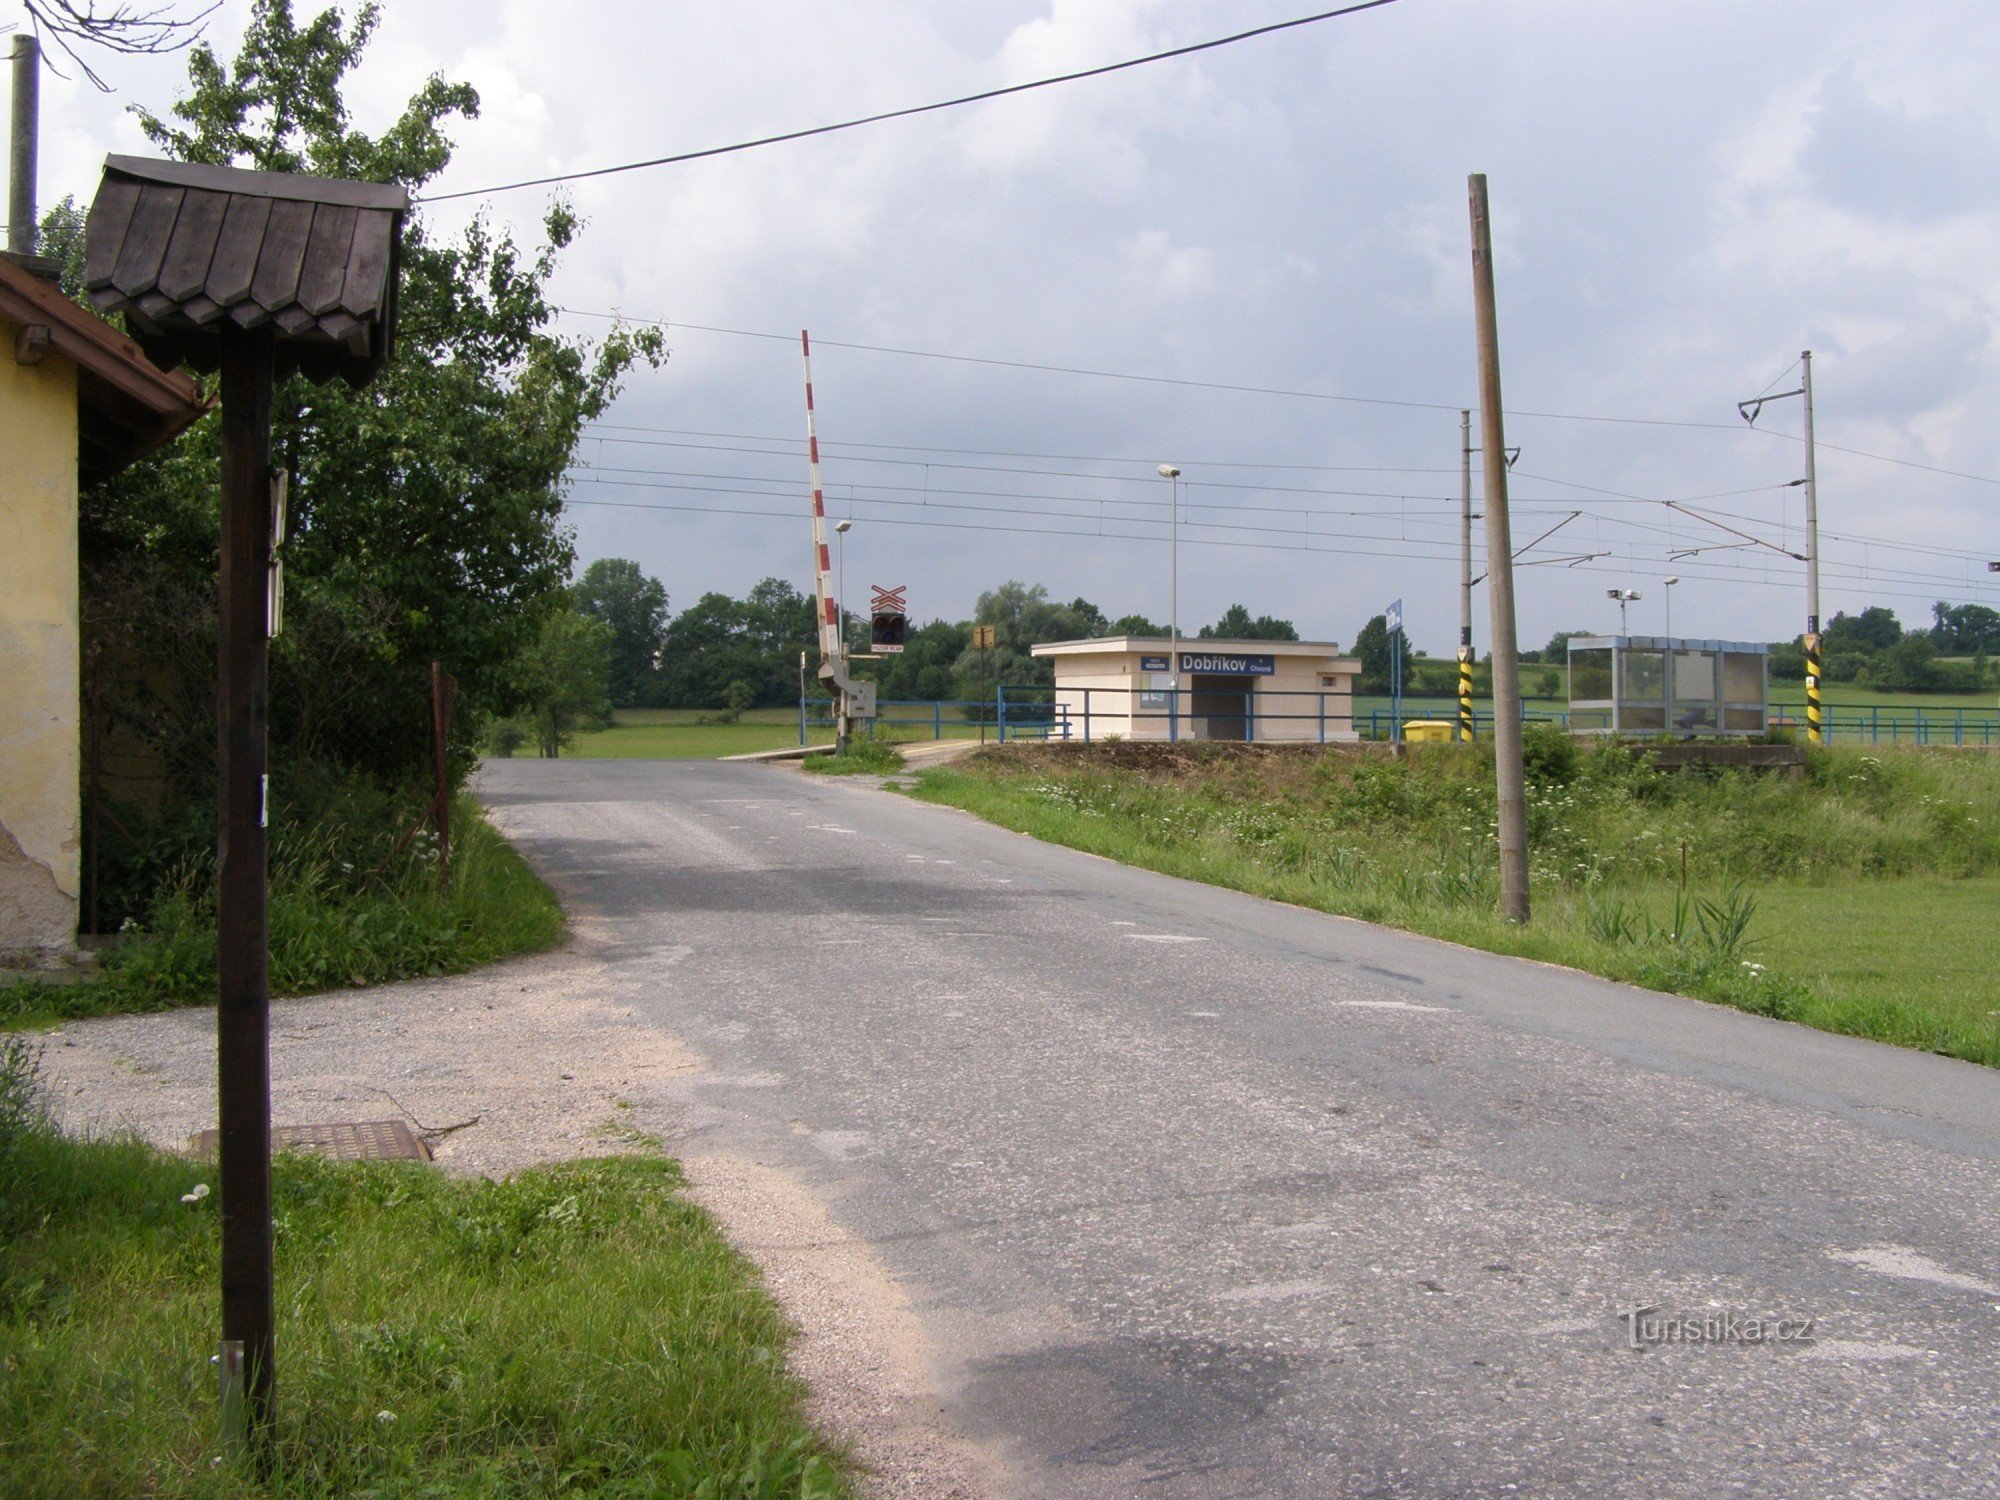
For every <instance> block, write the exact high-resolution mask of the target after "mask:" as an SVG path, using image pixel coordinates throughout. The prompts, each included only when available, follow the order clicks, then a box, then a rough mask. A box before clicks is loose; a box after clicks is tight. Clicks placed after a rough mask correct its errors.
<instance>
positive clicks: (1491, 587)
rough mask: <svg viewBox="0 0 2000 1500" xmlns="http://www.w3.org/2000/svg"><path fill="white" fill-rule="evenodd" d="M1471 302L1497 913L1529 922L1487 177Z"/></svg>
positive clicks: (1478, 197)
mask: <svg viewBox="0 0 2000 1500" xmlns="http://www.w3.org/2000/svg"><path fill="white" fill-rule="evenodd" d="M1467 189H1468V193H1469V196H1470V199H1471V208H1472V298H1473V305H1474V310H1475V313H1476V315H1477V319H1478V324H1479V422H1480V445H1481V447H1480V458H1481V460H1482V462H1483V466H1484V468H1485V471H1486V561H1487V570H1488V576H1487V580H1486V597H1487V599H1488V601H1489V602H1490V604H1491V607H1492V615H1493V645H1492V648H1491V651H1492V659H1493V782H1494V791H1495V794H1496V795H1495V800H1496V801H1497V802H1498V803H1499V809H1498V810H1499V822H1500V914H1501V915H1502V916H1503V917H1505V918H1507V920H1508V921H1510V922H1525V921H1527V920H1528V816H1527V814H1528V809H1527V778H1526V775H1525V773H1524V771H1523V767H1522V764H1521V659H1520V655H1519V643H1518V642H1517V641H1516V640H1515V638H1514V542H1513V538H1512V535H1511V533H1510V529H1509V527H1508V523H1507V435H1506V431H1505V424H1504V423H1503V422H1502V420H1501V412H1500V325H1499V318H1498V315H1497V314H1496V313H1495V311H1494V305H1493V230H1492V224H1491V222H1490V220H1489V219H1488V216H1487V211H1486V174H1485V173H1484V172H1475V173H1473V174H1472V176H1471V177H1470V178H1469V179H1468V180H1467Z"/></svg>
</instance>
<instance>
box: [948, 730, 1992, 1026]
mask: <svg viewBox="0 0 2000 1500" xmlns="http://www.w3.org/2000/svg"><path fill="white" fill-rule="evenodd" d="M1530 751H1531V756H1530V787H1529V822H1530V842H1531V849H1532V872H1531V875H1532V887H1533V898H1534V903H1535V919H1534V921H1533V923H1532V924H1531V925H1529V926H1527V927H1525V928H1516V927H1513V926H1512V925H1510V924H1508V923H1505V922H1503V921H1501V920H1500V919H1499V918H1498V917H1497V916H1496V915H1494V906H1495V902H1496V899H1497V890H1498V880H1497V864H1496V857H1495V848H1494V839H1493V834H1492V827H1491V821H1490V820H1491V817H1492V813H1491V808H1492V797H1493V789H1492V763H1491V759H1490V754H1491V752H1490V749H1488V748H1485V747H1472V748H1470V749H1461V748H1459V747H1455V746H1448V745H1447V746H1436V747H1426V749H1425V751H1424V753H1420V754H1414V755H1411V756H1409V757H1407V758H1404V759H1400V760H1397V759H1391V758H1390V757H1388V756H1387V755H1386V754H1377V753H1335V754H1321V753H1317V752H1314V751H1309V750H1308V751H1287V750H1280V749H1277V748H1275V747H1273V748H1271V749H1244V748H1240V747H1233V746H1232V747H1226V748H1225V747H1204V746H1181V747H1167V746H1157V745H1137V744H1128V745H1117V746H1094V747H1088V748H1081V749H1080V748H1079V747H1067V748H1060V749H1037V748H1031V747H1025V746H1023V747H1010V748H1009V749H1008V750H1007V751H1005V752H999V753H988V754H986V755H984V756H979V757H974V758H973V759H972V760H970V761H960V762H958V763H956V764H953V765H949V766H943V767H934V768H929V769H926V770H924V771H923V772H921V773H920V776H919V782H918V786H917V789H916V795H918V796H920V797H925V798H928V799H930V800H933V801H939V802H946V803H950V804H952V805H955V806H959V807H963V808H966V809H968V810H969V811H972V812H975V813H978V814H980V815H981V816H984V817H986V818H988V819H989V820H990V821H993V822H996V823H999V824H1002V825H1003V826H1006V827H1009V828H1014V829H1016V830H1018V831H1020V832H1024V833H1029V834H1033V835H1035V836H1037V837H1040V838H1045V839H1048V840H1050V841H1051V842H1055V843H1061V844H1067V845H1069V846H1071V847H1073V848H1079V849H1086V850H1089V851H1090V852H1092V853H1096V854H1103V855H1106V856H1108V857H1111V858H1114V859H1119V860H1123V861H1125V862H1127V863H1131V864H1137V865H1142V866H1145V867H1147V868H1150V869H1155V870H1159V871H1162V872H1163V873H1166V874H1170V875H1178V876H1182V877H1185V878H1189V879H1195V880H1202V881H1206V882H1209V883H1211V884H1216V885H1223V886H1228V887H1231V888H1234V889H1237V890H1243V891H1247V892H1250V893H1252V894H1255V895H1261V896H1269V897H1273V898H1276V899H1280V900H1285V901H1291V902H1296V903H1298V904H1300V905H1304V906H1310V907H1315V908H1318V909H1320V910H1323V911H1330V912H1337V913H1340V914H1342V915H1346V916H1353V917H1359V918H1361V919H1363V920H1366V921H1372V922H1381V923H1385V924H1388V925H1391V926H1397V927H1404V928H1408V929H1410V930H1412V931H1416V932H1422V933H1427V934H1430V935H1432V936H1436V937H1443V938H1449V939H1451V940H1453V941H1456V942H1461V943H1466V944H1469V945H1471V946H1473V947H1479V948H1485V949H1488V950H1490V951H1493V952H1498V953H1509V954H1516V955H1520V956H1522V957H1528V958H1537V959H1543V960H1546V961H1549V962H1555V963H1563V964H1568V965H1571V966H1574V967H1576V968H1581V969H1585V970H1588V971H1591V972H1594V973H1598V974H1603V975H1605V976H1607V977H1609V978H1613V979H1621V980H1627V981H1631V982H1634V983H1638V984H1644V985H1648V986H1650V987H1653V988H1657V989H1665V990H1671V991H1675V992H1678V993H1683V994H1689V995H1694V996H1698V997H1700V998H1703V999H1708V1000H1713V1001H1718V1002H1721V1003H1725V1004H1731V1005H1736V1006H1739V1007H1741V1008H1743V1009H1746V1010H1751V1011H1755V1012H1758V1013H1760V1014H1765V1015H1772V1016H1778V1017H1782V1018H1786V1019H1792V1020H1798V1021H1801V1022H1804V1023H1807V1024H1810V1025H1814V1026H1818V1027H1820V1028H1822V1029H1825V1030H1829V1031H1838V1032H1845V1033H1849V1034H1852V1035H1858V1036H1866V1037H1872V1038H1876V1039H1879V1040H1883V1041H1889V1042H1894V1043H1897V1044H1899V1045H1904V1046H1915V1047H1920V1048H1923V1049H1926V1050H1930V1051H1936V1052H1941V1053H1945V1054H1947V1055H1950V1056H1955V1057H1962V1058H1966V1059H1969V1060H1971V1061H1975V1062H1981V1063H1986V1064H1988V1065H2000V1017H1996V1016H1995V1015H1994V1014H1993V1011H1994V1009H1995V1008H1996V1007H1995V1005H1994V1003H1993V1001H1992V1000H1991V998H1990V997H1991V985H1990V982H1988V980H1987V979H1986V977H1985V970H1986V968H1988V967H1989V966H1990V946H1991V945H1990V936H1989V931H1990V925H1991V924H1990V916H1989V914H1990V913H1991V912H1992V911H1993V910H1994V901H1995V896H1996V893H2000V759H1996V758H1991V757H1980V756H1967V755H1954V754H1952V753H1950V752H1936V753H1926V752H1918V751H1902V752H1895V751H1890V750H1886V749H1882V750H1867V749H1853V750H1840V749H1837V748H1836V749H1833V750H1829V751H1824V752H1815V753H1814V754H1813V755H1812V756H1811V759H1810V764H1809V774H1808V776H1807V778H1806V779H1805V780H1803V781H1798V782H1792V781H1786V780H1783V779H1780V778H1774V777H1759V776H1755V775H1751V774H1747V773H1726V774H1720V775H1703V774H1665V773H1660V772H1657V771H1654V770H1652V769H1651V768H1650V767H1649V766H1648V765H1646V764H1645V763H1644V762H1642V761H1635V760H1633V759H1632V758H1631V757H1630V756H1629V755H1627V754H1626V753H1625V752H1624V751H1623V750H1621V749H1618V748H1616V747H1602V748H1600V749H1597V750H1594V751H1590V750H1581V749H1579V748H1577V747H1576V746H1574V745H1572V744H1571V742H1569V741H1568V740H1566V739H1563V738H1561V737H1560V736H1556V735H1552V734H1540V733H1531V735H1530ZM1683 871H1685V874H1683Z"/></svg>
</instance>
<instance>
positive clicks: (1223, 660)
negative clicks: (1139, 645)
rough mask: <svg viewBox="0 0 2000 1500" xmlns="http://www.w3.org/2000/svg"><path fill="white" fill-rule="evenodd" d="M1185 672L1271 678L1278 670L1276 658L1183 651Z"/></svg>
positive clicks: (1222, 652) (1182, 662)
mask: <svg viewBox="0 0 2000 1500" xmlns="http://www.w3.org/2000/svg"><path fill="white" fill-rule="evenodd" d="M1181 670H1182V671H1183V672H1213V673H1216V674H1218V675H1224V676H1230V677H1269V676H1271V675H1272V674H1273V673H1274V672H1276V671H1277V670H1278V663H1277V660H1276V658H1274V657H1269V656H1238V655H1235V654H1234V653H1232V652H1224V651H1214V652H1209V651H1183V652H1182V653H1181Z"/></svg>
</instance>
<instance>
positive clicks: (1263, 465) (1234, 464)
mask: <svg viewBox="0 0 2000 1500" xmlns="http://www.w3.org/2000/svg"><path fill="white" fill-rule="evenodd" d="M672 326H674V327H680V326H682V325H680V324H674V325H672ZM763 336H764V335H761V334H759V335H755V337H763ZM584 425H585V426H586V427H588V428H589V429H591V430H590V433H589V435H590V436H593V437H597V438H598V441H599V442H605V443H633V444H637V445H639V446H642V447H643V446H658V447H666V448H672V447H681V446H686V445H682V444H677V443H661V444H652V445H649V444H647V443H645V442H644V440H643V439H640V438H612V437H602V436H599V434H601V433H605V432H650V433H658V434H661V435H663V436H667V437H706V438H733V439H736V440H738V441H741V442H746V443H780V444H783V445H785V446H783V447H782V448H779V449H776V450H773V451H776V452H778V453H781V454H784V455H790V454H793V453H796V452H797V451H798V446H799V439H798V437H797V435H796V434H794V433H767V432H703V431H700V430H698V429H695V428H690V427H648V426H644V425H642V424H639V423H625V422H587V423H585V424H584ZM819 446H820V451H821V452H822V453H840V452H844V451H845V450H846V449H849V448H880V449H884V450H886V451H888V452H893V453H951V454H957V455H961V456H965V457H971V458H1038V459H1045V460H1048V461H1050V462H1062V463H1078V464H1136V465H1141V466H1143V467H1144V468H1145V470H1146V472H1147V474H1148V475H1150V474H1152V472H1153V469H1154V466H1155V465H1156V464H1157V463H1158V462H1159V460H1158V459H1153V458H1129V457H1125V456H1123V455H1119V454H1110V453H1024V452H1020V451H1018V450H1016V449H1012V448H948V447H940V446H937V445H935V444H928V443H862V442H856V441H854V440H853V439H851V438H850V439H847V440H844V441H840V440H829V441H825V442H822V443H821V444H820V445H819ZM725 451H729V452H737V451H741V452H745V453H753V452H756V451H758V450H756V449H752V448H745V449H741V450H737V449H729V450H725ZM873 462H876V463H910V464H914V463H924V462H927V460H924V459H915V458H905V459H886V458H884V459H875V460H873ZM1187 463H1188V464H1189V465H1192V466H1197V467H1200V468H1203V469H1297V470H1312V471H1314V472H1319V473H1327V474H1456V473H1457V472H1458V470H1457V469H1456V468H1450V467H1443V466H1425V467H1411V466H1407V465H1404V466H1394V465H1383V464H1277V463H1270V462H1268V461H1265V460H1256V461H1252V460H1249V459H1218V458H1190V459H1188V460H1187Z"/></svg>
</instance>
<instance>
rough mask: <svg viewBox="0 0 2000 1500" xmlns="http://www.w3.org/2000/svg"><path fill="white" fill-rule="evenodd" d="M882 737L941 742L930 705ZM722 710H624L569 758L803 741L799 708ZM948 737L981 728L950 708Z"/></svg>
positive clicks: (821, 730) (820, 728)
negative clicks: (726, 715) (733, 717)
mask: <svg viewBox="0 0 2000 1500" xmlns="http://www.w3.org/2000/svg"><path fill="white" fill-rule="evenodd" d="M889 712H891V713H892V714H893V715H894V717H893V718H892V719H889V720H885V721H884V722H883V723H882V725H881V727H880V731H879V737H880V738H882V739H885V740H888V741H890V742H892V743H894V742H899V741H905V740H929V739H933V738H936V737H937V734H936V731H937V718H936V716H935V715H933V714H932V713H931V711H930V708H929V706H928V705H924V704H917V705H914V706H912V705H902V706H899V707H897V708H894V709H892V710H890V711H889ZM719 714H720V710H715V709H692V708H621V709H619V710H618V711H617V712H616V713H614V714H613V715H612V724H611V727H610V728H609V729H600V730H596V731H593V732H591V733H588V734H579V735H578V736H577V737H576V743H575V745H574V746H573V747H572V748H571V749H569V750H566V751H564V752H563V753H564V754H566V755H576V756H581V757H583V758H585V759H589V760H716V759H719V758H721V757H722V756H725V755H750V754H754V753H755V752H757V751H759V750H782V749H784V748H786V747H787V746H792V745H796V744H798V742H799V714H798V710H797V709H796V708H753V709H749V710H747V711H746V712H745V713H744V715H743V717H742V719H741V720H740V721H739V722H737V723H734V724H723V723H717V722H715V720H716V719H717V718H718V717H719ZM943 724H944V736H943V737H944V738H945V739H948V740H949V739H967V738H976V737H977V736H978V734H979V725H978V724H977V723H974V722H972V721H971V720H968V719H967V718H965V716H964V714H963V713H962V712H960V711H959V710H957V709H956V708H954V707H952V706H951V705H947V706H946V708H945V711H944V714H943ZM806 739H807V743H809V744H814V745H826V744H831V743H832V742H833V730H832V729H831V728H829V727H827V726H825V725H813V726H812V727H811V728H810V729H808V730H807V732H806Z"/></svg>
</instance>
